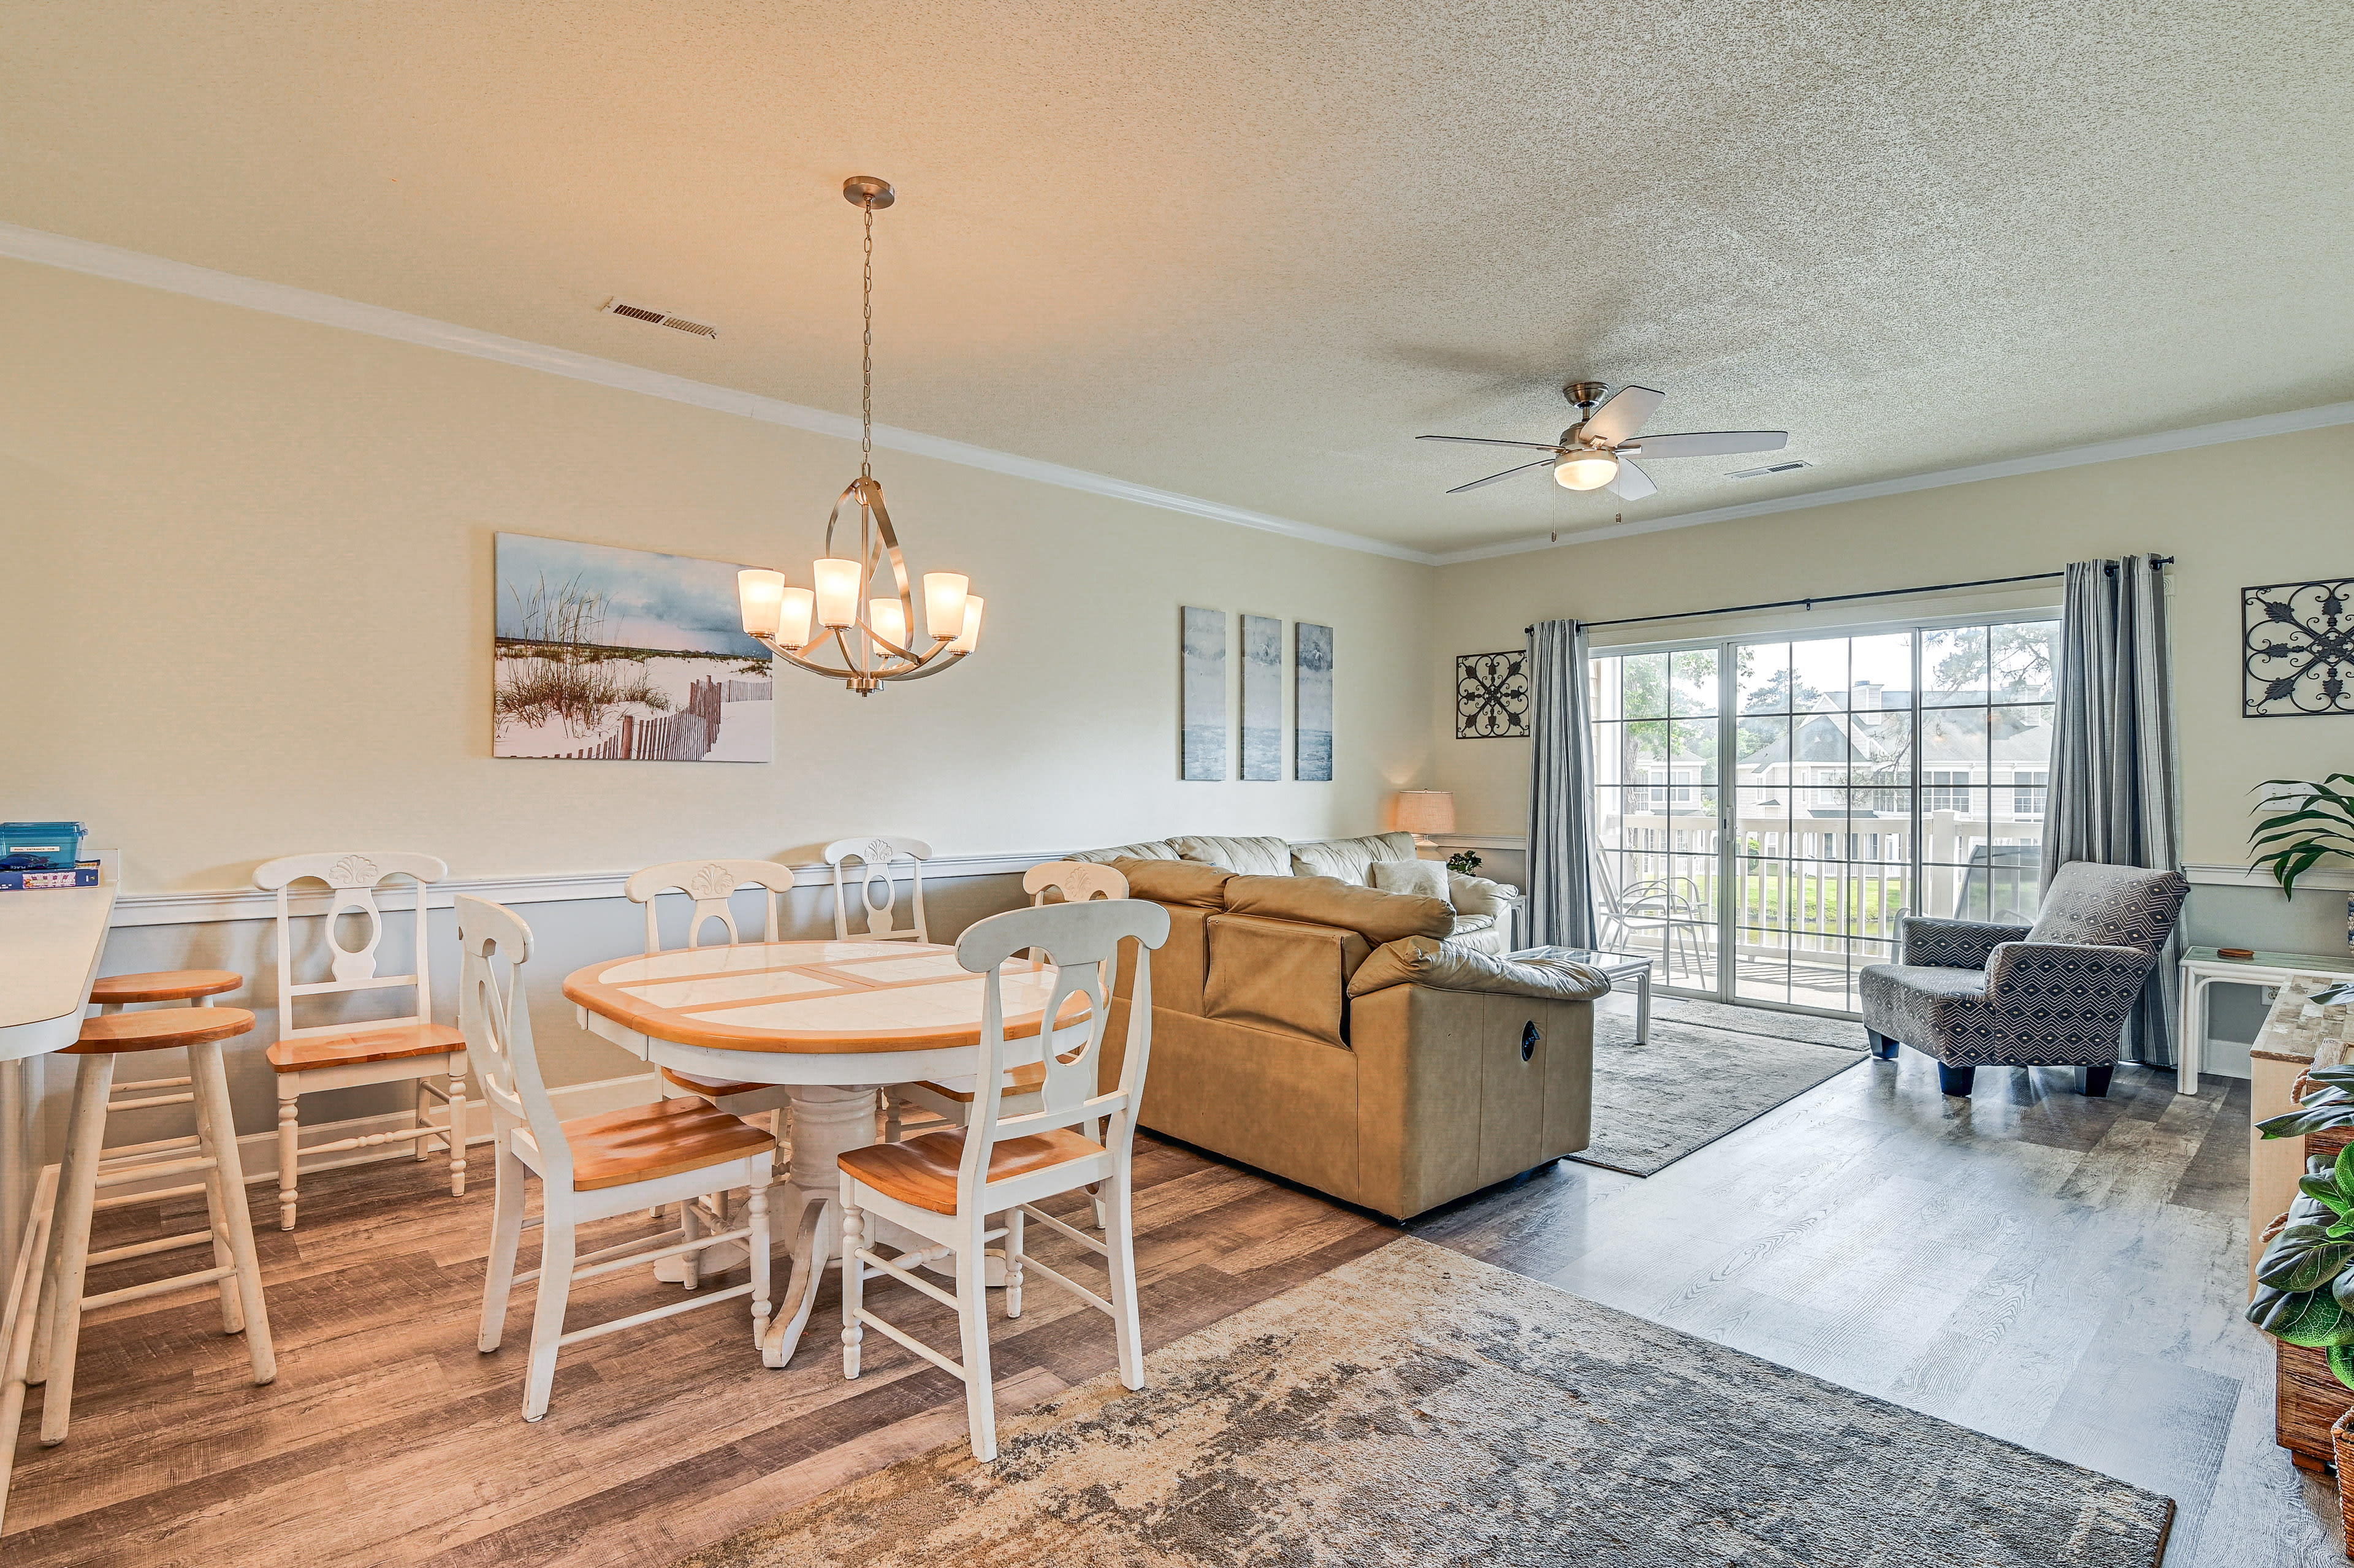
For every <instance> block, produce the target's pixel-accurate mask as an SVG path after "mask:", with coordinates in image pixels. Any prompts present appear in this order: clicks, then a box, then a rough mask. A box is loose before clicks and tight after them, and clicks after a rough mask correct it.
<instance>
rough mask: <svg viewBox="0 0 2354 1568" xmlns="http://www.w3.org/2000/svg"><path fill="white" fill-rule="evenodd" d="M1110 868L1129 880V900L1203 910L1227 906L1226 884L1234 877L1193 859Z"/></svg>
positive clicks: (1120, 863) (1136, 862)
mask: <svg viewBox="0 0 2354 1568" xmlns="http://www.w3.org/2000/svg"><path fill="white" fill-rule="evenodd" d="M1111 868H1112V869H1113V870H1114V871H1116V872H1118V873H1119V874H1121V875H1122V876H1124V877H1126V878H1128V895H1129V897H1130V898H1150V899H1151V900H1152V901H1153V902H1154V903H1156V904H1190V905H1193V906H1197V907H1200V908H1204V909H1223V908H1225V906H1226V899H1225V888H1226V884H1227V883H1229V882H1232V881H1233V880H1234V877H1235V874H1234V873H1233V872H1231V871H1228V870H1226V869H1225V867H1224V866H1216V865H1197V864H1195V863H1193V862H1192V861H1190V860H1116V861H1113V862H1111Z"/></svg>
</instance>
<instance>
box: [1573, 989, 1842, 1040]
mask: <svg viewBox="0 0 2354 1568" xmlns="http://www.w3.org/2000/svg"><path fill="white" fill-rule="evenodd" d="M1619 994H1620V995H1622V996H1623V995H1625V994H1626V993H1625V992H1623V991H1622V992H1620V993H1619ZM1651 1016H1652V1017H1654V1018H1672V1019H1674V1020H1676V1021H1677V1022H1680V1023H1699V1024H1704V1025H1706V1026H1707V1027H1709V1028H1711V1029H1730V1030H1733V1031H1734V1033H1740V1034H1771V1035H1773V1036H1774V1037H1776V1039H1780V1040H1811V1041H1813V1042H1814V1043H1815V1044H1818V1045H1836V1046H1838V1047H1839V1048H1840V1050H1842V1051H1867V1050H1869V1049H1870V1046H1869V1045H1868V1044H1866V1042H1865V1040H1864V1038H1863V1025H1862V1024H1861V1023H1858V1022H1855V1021H1854V1020H1853V1019H1851V1018H1817V1017H1816V1016H1815V1015H1814V1014H1812V1013H1810V1012H1775V1011H1773V1010H1772V1009H1770V1008H1764V1007H1736V1006H1734V1004H1733V1003H1731V1002H1728V1001H1697V1000H1695V999H1693V998H1691V997H1688V996H1654V997H1653V998H1652V999H1651Z"/></svg>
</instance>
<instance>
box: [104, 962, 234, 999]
mask: <svg viewBox="0 0 2354 1568" xmlns="http://www.w3.org/2000/svg"><path fill="white" fill-rule="evenodd" d="M244 984H245V977H244V976H243V975H241V974H239V973H238V972H237V971H236V970H235V969H150V970H149V971H147V972H146V973H145V974H136V975H109V976H107V977H106V978H105V979H104V980H97V981H94V982H93V983H92V984H91V986H90V1001H95V1002H101V1003H104V1002H110V1001H111V1002H130V1001H195V1000H196V998H197V997H200V996H218V995H220V994H221V992H223V991H236V990H237V989H239V987H240V986H242V985H244Z"/></svg>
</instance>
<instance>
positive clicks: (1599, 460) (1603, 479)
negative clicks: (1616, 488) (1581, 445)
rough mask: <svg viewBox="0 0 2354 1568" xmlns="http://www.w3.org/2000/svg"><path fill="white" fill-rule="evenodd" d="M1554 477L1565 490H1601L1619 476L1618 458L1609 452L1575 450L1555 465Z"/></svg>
mask: <svg viewBox="0 0 2354 1568" xmlns="http://www.w3.org/2000/svg"><path fill="white" fill-rule="evenodd" d="M1617 477H1618V460H1617V458H1615V457H1612V456H1611V455H1610V454H1609V453H1608V452H1575V453H1573V454H1571V455H1570V456H1568V457H1565V458H1564V459H1562V460H1561V461H1560V462H1559V463H1557V464H1555V465H1554V467H1553V480H1554V482H1557V483H1558V484H1560V485H1561V487H1562V488H1563V489H1564V490H1599V489H1601V488H1602V487H1603V486H1604V485H1606V484H1607V483H1609V482H1611V481H1612V480H1614V479H1616V478H1617Z"/></svg>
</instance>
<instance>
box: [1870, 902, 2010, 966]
mask: <svg viewBox="0 0 2354 1568" xmlns="http://www.w3.org/2000/svg"><path fill="white" fill-rule="evenodd" d="M2027 932H2028V927H2025V926H1995V925H1989V924H1988V923H1987V922H1985V921H1983V920H1933V919H1930V918H1928V917H1927V916H1920V915H1907V916H1904V917H1903V919H1902V920H1899V921H1898V922H1897V925H1896V933H1897V942H1898V945H1899V948H1900V950H1901V951H1902V952H1903V962H1905V963H1908V964H1925V965H1927V966H1929V967H1930V968H1932V969H1984V968H1986V966H1987V959H1988V958H1989V957H1990V956H1991V955H1992V954H1993V952H1994V950H1995V948H1996V947H1997V946H1999V944H2001V943H2004V942H2017V941H2021V940H2024V939H2025V938H2026V936H2027Z"/></svg>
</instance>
